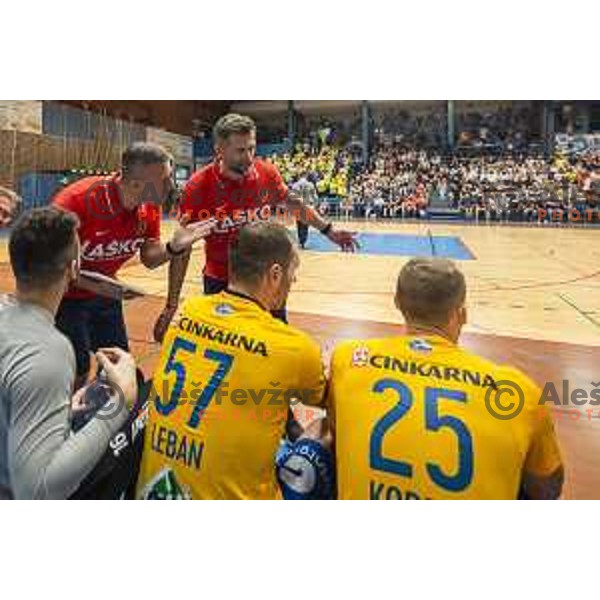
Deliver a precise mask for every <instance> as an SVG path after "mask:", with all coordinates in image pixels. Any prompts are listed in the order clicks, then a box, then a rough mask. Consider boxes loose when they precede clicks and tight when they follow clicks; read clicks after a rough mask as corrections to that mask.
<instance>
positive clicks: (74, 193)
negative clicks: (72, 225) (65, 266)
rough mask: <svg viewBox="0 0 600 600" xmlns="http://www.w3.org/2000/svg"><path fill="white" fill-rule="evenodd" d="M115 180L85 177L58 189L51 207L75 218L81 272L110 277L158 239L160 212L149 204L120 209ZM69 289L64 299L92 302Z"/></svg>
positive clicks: (89, 295) (83, 293)
mask: <svg viewBox="0 0 600 600" xmlns="http://www.w3.org/2000/svg"><path fill="white" fill-rule="evenodd" d="M115 178H116V176H112V177H104V176H97V177H85V178H84V179H80V180H79V181H76V182H75V183H72V184H71V185H69V186H67V187H66V188H64V189H62V190H61V191H60V192H58V194H57V195H56V196H55V197H54V200H53V204H54V205H55V206H59V207H61V208H63V209H65V210H68V211H71V212H73V213H75V214H76V215H77V216H78V217H79V221H80V223H81V224H80V226H79V231H78V233H79V240H80V242H81V268H82V269H86V270H88V271H94V272H96V273H102V274H103V275H107V276H109V277H114V276H115V275H116V274H117V272H118V270H119V269H120V268H121V265H123V263H125V262H127V261H128V260H129V259H130V258H131V257H132V256H135V254H137V252H138V250H139V249H140V247H141V246H142V245H143V244H144V242H145V241H146V240H159V239H160V219H161V211H160V208H159V207H158V206H156V205H155V204H152V203H146V204H142V205H140V206H139V207H137V208H136V209H135V210H133V211H127V210H125V209H124V207H123V206H122V204H121V202H120V200H119V197H118V193H117V184H116V183H115ZM93 297H94V294H93V293H92V292H88V291H86V290H81V289H78V288H71V289H70V290H69V291H68V292H67V293H66V294H65V298H71V299H77V298H93Z"/></svg>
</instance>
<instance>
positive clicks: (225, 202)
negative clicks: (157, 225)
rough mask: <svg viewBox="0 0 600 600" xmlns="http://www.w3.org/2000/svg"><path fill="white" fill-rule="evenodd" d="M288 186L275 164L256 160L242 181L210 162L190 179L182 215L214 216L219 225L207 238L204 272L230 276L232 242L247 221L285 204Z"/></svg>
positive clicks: (261, 217) (222, 277) (196, 218)
mask: <svg viewBox="0 0 600 600" xmlns="http://www.w3.org/2000/svg"><path fill="white" fill-rule="evenodd" d="M286 196H287V187H286V185H285V183H284V181H283V179H282V177H281V175H280V174H279V171H278V170H277V167H275V165H273V164H271V163H270V162H267V161H264V160H259V159H256V160H255V161H254V164H253V165H252V167H251V168H250V170H249V171H248V173H247V174H246V175H245V176H244V178H243V179H241V180H237V181H236V180H233V179H229V178H227V177H225V176H223V175H222V174H221V169H220V167H219V165H218V164H217V163H214V162H213V163H211V164H209V165H207V166H205V167H203V168H202V169H200V170H199V171H196V173H194V175H192V177H191V178H190V180H189V181H188V183H187V185H186V187H185V190H184V193H183V198H182V200H181V205H180V209H181V214H182V215H186V214H189V215H190V216H191V219H192V221H203V220H205V219H207V218H208V217H215V218H216V219H217V221H218V223H217V227H216V228H215V229H214V230H213V232H212V233H211V234H210V235H209V236H208V237H207V238H206V264H205V266H204V274H205V275H207V276H209V277H214V278H216V279H220V280H222V281H227V279H228V262H229V260H228V259H229V257H228V251H229V245H230V244H231V242H232V241H233V240H235V239H236V238H237V235H238V233H239V231H240V229H241V227H242V225H244V223H251V222H253V221H257V220H265V221H266V220H268V219H269V217H270V215H271V214H272V213H273V210H272V209H273V208H275V207H277V205H279V204H281V203H283V201H284V199H285V198H286Z"/></svg>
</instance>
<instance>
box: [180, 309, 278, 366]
mask: <svg viewBox="0 0 600 600" xmlns="http://www.w3.org/2000/svg"><path fill="white" fill-rule="evenodd" d="M178 327H179V329H180V330H181V331H185V332H187V333H191V334H193V335H195V336H197V337H201V338H204V339H208V340H210V341H211V342H217V343H218V344H223V345H224V346H231V347H233V348H238V349H240V350H245V351H246V352H250V353H251V354H261V355H262V356H265V357H266V356H268V353H267V345H266V344H265V342H263V341H262V340H256V339H254V338H251V337H248V336H246V335H244V334H243V333H233V332H232V331H226V330H224V329H219V328H218V327H215V326H214V325H207V324H206V323H198V322H197V321H194V320H192V319H190V318H188V317H182V318H181V319H180V320H179V323H178Z"/></svg>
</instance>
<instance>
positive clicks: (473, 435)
mask: <svg viewBox="0 0 600 600" xmlns="http://www.w3.org/2000/svg"><path fill="white" fill-rule="evenodd" d="M540 395H541V392H540V389H539V388H538V387H537V386H536V385H535V384H534V383H533V382H532V381H531V380H530V379H528V378H527V377H526V376H525V375H524V374H522V373H521V372H520V371H518V370H517V369H513V368H510V367H504V366H498V365H495V364H494V363H491V362H490V361H487V360H484V359H483V358H480V357H478V356H476V355H474V354H471V353H470V352H468V351H467V350H465V349H462V348H460V347H458V346H456V345H454V344H452V343H451V342H450V341H448V340H445V339H443V338H441V337H438V336H431V337H426V338H418V337H414V336H404V337H396V338H388V339H378V340H365V341H350V342H344V343H342V344H340V345H339V346H338V347H337V348H336V349H335V351H334V353H333V356H332V362H331V381H330V389H329V394H328V401H327V405H328V409H329V411H330V416H331V421H332V426H333V427H334V433H335V440H336V462H337V479H338V497H339V498H341V499H373V500H400V499H425V498H430V499H451V498H456V499H487V498H489V499H510V498H512V499H514V498H516V497H517V495H518V492H519V488H520V483H521V476H522V473H523V471H526V472H528V473H530V474H532V475H537V476H540V477H542V476H547V475H550V474H551V473H553V472H554V471H555V470H556V469H557V468H558V467H560V465H561V459H560V453H559V449H558V444H557V440H556V436H555V434H554V428H553V424H552V420H551V418H550V416H549V413H548V411H547V410H546V409H545V407H544V406H540V405H539V404H538V401H539V399H540Z"/></svg>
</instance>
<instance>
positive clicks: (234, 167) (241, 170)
mask: <svg viewBox="0 0 600 600" xmlns="http://www.w3.org/2000/svg"><path fill="white" fill-rule="evenodd" d="M229 168H230V169H231V170H232V171H233V172H234V173H237V174H238V175H245V174H246V173H247V172H248V168H247V167H244V166H243V165H231V166H230V167H229Z"/></svg>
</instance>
